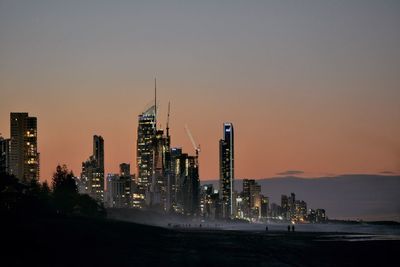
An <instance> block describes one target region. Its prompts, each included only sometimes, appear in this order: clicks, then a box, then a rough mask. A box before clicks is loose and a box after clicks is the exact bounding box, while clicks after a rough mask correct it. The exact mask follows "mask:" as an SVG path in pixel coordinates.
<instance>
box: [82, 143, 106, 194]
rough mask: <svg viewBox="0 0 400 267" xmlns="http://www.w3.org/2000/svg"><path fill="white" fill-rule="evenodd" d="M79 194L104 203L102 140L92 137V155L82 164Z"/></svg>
mask: <svg viewBox="0 0 400 267" xmlns="http://www.w3.org/2000/svg"><path fill="white" fill-rule="evenodd" d="M79 188H80V193H84V194H88V195H89V196H91V197H92V198H94V199H96V200H98V201H104V139H103V137H101V136H97V135H94V136H93V155H92V156H90V157H89V159H88V160H86V161H85V162H82V173H81V178H80V186H79Z"/></svg>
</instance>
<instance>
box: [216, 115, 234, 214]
mask: <svg viewBox="0 0 400 267" xmlns="http://www.w3.org/2000/svg"><path fill="white" fill-rule="evenodd" d="M234 169H235V168H234V132H233V125H232V123H224V125H223V138H222V139H221V140H220V141H219V174H220V180H219V186H220V190H219V191H220V199H221V204H222V213H223V214H222V216H223V217H224V218H233V217H234V204H233V201H234V198H233V192H234V177H235V175H234Z"/></svg>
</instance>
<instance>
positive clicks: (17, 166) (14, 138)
mask: <svg viewBox="0 0 400 267" xmlns="http://www.w3.org/2000/svg"><path fill="white" fill-rule="evenodd" d="M10 136H11V148H10V173H11V174H14V175H15V177H17V178H18V179H20V180H22V181H25V182H27V181H30V180H32V179H36V180H39V155H38V151H37V119H36V117H29V116H28V113H25V112H12V113H10Z"/></svg>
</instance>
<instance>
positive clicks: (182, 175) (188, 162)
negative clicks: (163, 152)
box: [172, 148, 200, 215]
mask: <svg viewBox="0 0 400 267" xmlns="http://www.w3.org/2000/svg"><path fill="white" fill-rule="evenodd" d="M172 155H173V157H172V159H173V161H174V162H173V164H172V166H174V172H173V175H174V178H173V179H172V180H174V181H175V186H174V188H176V191H175V199H174V203H173V208H174V210H175V211H176V212H177V213H181V214H186V215H198V214H199V211H200V179H199V165H198V161H197V156H189V155H188V154H186V153H182V150H181V149H174V148H173V149H172Z"/></svg>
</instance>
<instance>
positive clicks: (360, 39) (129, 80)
mask: <svg viewBox="0 0 400 267" xmlns="http://www.w3.org/2000/svg"><path fill="white" fill-rule="evenodd" d="M399 14H400V2H399V1H368V0H362V1H347V0H346V1H192V2H191V1H159V2H156V1H98V0H93V1H54V0H51V1H50V0H49V1H18V0H10V1H4V0H0V132H1V133H2V134H3V136H4V137H9V131H10V130H9V113H10V112H12V111H14V112H16V111H26V112H29V113H30V114H31V115H32V116H37V117H38V127H39V139H38V142H39V150H40V152H41V171H42V176H41V179H49V178H50V177H51V173H52V172H53V170H54V169H55V166H56V164H58V163H66V164H67V165H68V166H69V167H70V168H71V169H72V170H73V171H74V172H75V174H78V175H79V174H80V164H81V162H82V161H84V160H85V159H87V158H88V157H89V155H90V154H91V149H92V135H93V134H99V135H102V136H103V137H104V139H105V161H106V172H116V171H118V164H119V163H121V162H130V163H134V162H135V157H136V156H135V155H136V152H135V149H136V145H135V143H136V127H137V115H138V114H139V113H140V112H141V111H142V110H143V109H144V108H145V106H146V105H147V104H148V103H149V102H150V101H151V100H152V97H153V87H154V85H153V79H154V76H157V81H158V93H159V100H160V103H161V106H160V111H161V117H160V119H159V120H160V122H161V123H162V126H165V118H166V112H167V106H168V104H167V103H168V101H169V100H170V101H171V122H170V126H171V133H172V144H173V145H175V146H183V149H184V150H185V151H187V152H190V153H194V151H193V148H192V146H191V144H190V141H189V139H188V138H187V136H186V133H185V130H184V125H185V124H188V125H189V128H190V129H191V131H192V133H193V135H194V137H195V139H196V140H197V142H198V143H200V144H201V147H202V152H201V155H200V156H201V158H200V164H201V166H200V176H201V179H202V180H206V179H211V178H216V177H218V140H219V139H220V138H221V136H222V123H223V122H224V121H230V122H232V123H233V124H234V127H235V134H236V140H235V142H236V147H235V152H236V155H235V156H236V158H235V160H236V161H235V164H236V176H237V177H249V178H262V177H270V176H274V175H276V174H277V173H281V172H285V171H288V170H291V171H298V174H303V175H306V176H311V177H315V176H319V175H329V174H332V175H335V174H342V173H379V172H383V171H388V172H393V173H400V138H399V137H400V51H399V50H400V30H399V29H400V16H399ZM134 172H136V170H134ZM302 172H304V173H302Z"/></svg>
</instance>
